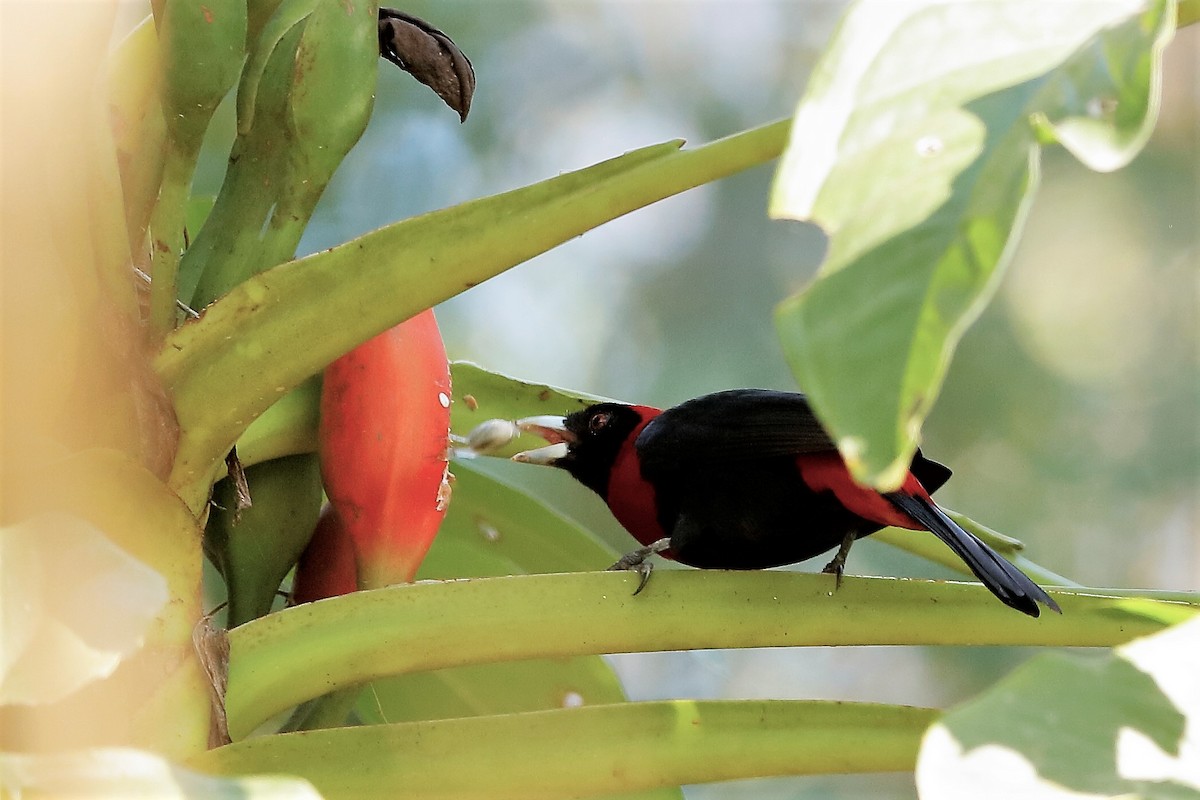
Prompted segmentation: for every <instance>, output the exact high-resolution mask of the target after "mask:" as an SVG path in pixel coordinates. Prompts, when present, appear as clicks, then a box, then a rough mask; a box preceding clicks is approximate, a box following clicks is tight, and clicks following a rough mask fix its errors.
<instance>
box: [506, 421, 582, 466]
mask: <svg viewBox="0 0 1200 800" xmlns="http://www.w3.org/2000/svg"><path fill="white" fill-rule="evenodd" d="M517 427H518V428H519V429H521V430H522V431H524V432H525V433H532V434H534V435H535V436H540V437H542V438H543V439H545V440H546V441H547V442H550V444H549V445H547V446H546V447H539V448H537V449H536V450H526V451H525V452H523V453H517V454H516V455H515V456H513V457H512V460H513V461H519V462H521V463H522V464H543V465H547V466H553V465H554V463H555V462H556V461H558V460H559V459H561V458H563V457H564V456H565V455H566V454H567V453H568V452H569V451H570V449H571V445H573V444H575V442H576V441H578V439H577V438H576V436H575V434H573V433H571V432H570V431H569V430H567V426H566V419H565V418H564V417H553V416H545V417H526V418H525V419H519V420H517Z"/></svg>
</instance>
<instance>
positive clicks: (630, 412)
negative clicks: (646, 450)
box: [513, 403, 653, 497]
mask: <svg viewBox="0 0 1200 800" xmlns="http://www.w3.org/2000/svg"><path fill="white" fill-rule="evenodd" d="M652 411H653V409H647V408H643V407H641V406H629V405H624V404H622V403H597V404H595V405H592V406H588V407H587V408H585V409H583V410H582V411H576V412H575V413H573V414H570V415H568V416H566V417H553V416H548V417H526V418H525V419H521V420H517V427H518V428H520V429H521V430H523V431H526V432H528V433H532V434H534V435H536V436H540V437H541V438H543V439H545V440H546V441H547V442H550V444H549V445H547V446H546V447H539V448H537V449H536V450H526V451H525V452H523V453H517V454H516V455H515V456H513V460H514V461H520V462H522V463H524V464H546V465H548V466H552V467H559V468H560V469H565V470H566V471H567V472H569V473H571V475H572V476H574V477H575V479H576V480H578V481H579V482H580V483H582V484H583V485H584V486H587V487H588V488H589V489H592V490H594V491H596V492H598V493H599V494H600V495H601V496H602V497H603V496H604V495H605V494H606V493H607V489H608V478H609V475H610V474H611V472H612V468H613V465H614V464H615V463H616V460H617V456H618V455H619V454H620V452H621V448H622V447H624V446H625V443H626V442H627V441H628V440H629V439H630V438H631V437H632V436H633V435H634V433H635V431H637V430H638V429H639V428H640V427H641V426H642V425H643V423H645V422H646V421H647V420H648V419H649V418H650V416H652V415H653V414H648V413H647V412H652Z"/></svg>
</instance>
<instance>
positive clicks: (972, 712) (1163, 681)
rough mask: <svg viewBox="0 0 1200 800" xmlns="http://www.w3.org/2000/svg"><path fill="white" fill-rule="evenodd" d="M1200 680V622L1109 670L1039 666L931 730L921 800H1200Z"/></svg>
mask: <svg viewBox="0 0 1200 800" xmlns="http://www.w3.org/2000/svg"><path fill="white" fill-rule="evenodd" d="M1197 674H1200V620H1197V619H1193V620H1191V621H1188V622H1184V623H1182V624H1180V625H1177V626H1175V627H1173V628H1170V629H1169V630H1166V631H1163V632H1162V633H1159V634H1157V635H1155V636H1150V637H1147V638H1145V639H1139V640H1136V641H1134V642H1131V643H1129V644H1128V645H1126V646H1124V647H1121V648H1118V650H1117V652H1116V653H1114V654H1112V655H1110V656H1108V657H1106V658H1104V659H1100V660H1096V659H1085V658H1082V657H1078V656H1067V655H1061V654H1050V655H1045V656H1041V657H1039V658H1037V659H1034V660H1032V661H1030V662H1028V663H1027V664H1024V665H1023V666H1021V667H1020V668H1019V669H1017V670H1016V671H1015V672H1013V673H1012V674H1011V675H1009V676H1008V677H1007V678H1005V679H1004V680H1003V681H1001V682H1000V683H999V684H997V685H996V686H994V687H993V688H992V689H990V690H989V691H988V692H986V693H985V694H984V695H982V696H980V697H978V698H976V699H974V700H972V701H970V702H969V703H966V704H964V705H962V706H960V707H959V708H957V709H955V710H953V711H951V712H949V713H948V714H947V715H946V716H945V717H944V718H943V719H942V720H941V721H940V722H939V723H938V724H936V725H935V726H934V727H933V728H931V729H930V731H929V732H928V733H927V734H926V736H925V741H924V743H923V745H922V748H921V756H920V761H919V763H918V766H917V786H918V788H919V789H920V792H921V797H922V798H923V800H939V798H947V799H948V798H959V797H964V796H968V795H970V794H972V791H973V789H974V787H978V786H981V785H987V786H989V787H991V790H992V791H993V792H994V793H996V795H997V796H1005V797H1033V796H1037V797H1045V798H1062V799H1063V800H1067V798H1075V797H1081V796H1083V794H1082V793H1086V796H1087V797H1117V796H1120V797H1145V798H1151V797H1161V798H1184V797H1192V798H1195V797H1198V796H1200V741H1197V740H1196V738H1195V736H1194V735H1190V736H1189V735H1186V734H1185V731H1189V730H1190V731H1193V732H1194V731H1195V730H1196V726H1197V724H1200V688H1198V687H1200V684H1197V682H1196V675H1197Z"/></svg>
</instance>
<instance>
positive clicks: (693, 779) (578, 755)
mask: <svg viewBox="0 0 1200 800" xmlns="http://www.w3.org/2000/svg"><path fill="white" fill-rule="evenodd" d="M937 713H938V712H937V711H935V710H933V709H927V708H910V707H905V706H885V705H875V704H868V703H835V702H828V701H824V702H822V701H797V700H741V701H728V700H725V701H695V700H672V701H666V702H655V703H624V704H614V705H598V706H584V707H582V708H568V709H556V710H553V711H534V712H527V713H523V714H505V715H500V716H490V717H467V718H463V719H445V720H432V721H426V722H408V723H398V724H394V725H373V726H368V727H359V728H341V729H336V730H326V731H313V732H309V733H294V734H287V735H280V736H264V737H259V738H256V739H251V740H248V741H246V742H239V743H236V744H233V745H229V746H226V747H222V748H219V749H217V750H212V751H209V752H208V753H205V754H203V755H202V756H200V757H199V758H197V759H195V760H193V762H192V765H193V766H196V767H198V768H200V769H202V770H205V771H212V772H220V773H224V774H230V775H248V774H255V773H260V772H267V771H270V772H283V773H287V774H291V775H299V776H301V777H304V778H306V779H307V780H309V781H311V782H312V784H313V785H314V786H316V788H317V789H318V791H320V792H321V794H322V796H323V797H325V798H326V799H327V800H339V799H340V798H359V797H387V796H394V797H398V796H404V797H422V798H456V799H457V800H474V799H475V798H478V800H504V798H520V799H521V800H540V799H543V798H544V799H545V800H550V799H551V798H563V797H580V796H587V797H592V796H595V795H596V794H600V793H606V794H607V793H612V794H616V793H623V792H633V791H638V790H646V789H652V788H655V787H664V786H679V785H680V784H684V783H704V782H711V781H727V780H735V779H738V778H752V777H758V776H764V775H806V774H818V773H819V774H830V773H846V772H898V771H904V770H911V769H913V766H914V765H915V763H916V754H917V748H918V746H919V744H920V740H921V735H922V733H923V732H924V730H925V728H926V727H928V726H929V724H930V723H931V722H932V721H933V720H934V719H935V717H936V715H937ZM531 754H536V757H531Z"/></svg>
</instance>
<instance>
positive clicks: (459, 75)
mask: <svg viewBox="0 0 1200 800" xmlns="http://www.w3.org/2000/svg"><path fill="white" fill-rule="evenodd" d="M379 54H380V55H382V56H383V57H384V58H386V59H387V60H388V61H391V62H392V63H393V64H395V65H396V66H397V67H399V68H400V69H402V70H404V71H405V72H407V73H408V74H410V75H412V76H413V77H414V78H416V79H417V80H419V81H420V82H421V83H423V84H425V85H426V86H428V87H429V88H430V89H433V91H434V92H435V93H436V94H437V96H438V97H440V98H442V100H443V101H444V102H445V103H446V105H448V106H450V108H452V109H454V110H455V111H457V112H458V116H459V119H460V120H463V121H464V122H465V121H466V119H467V112H468V111H470V110H471V97H472V96H473V95H474V94H475V69H474V68H473V67H472V66H471V60H470V59H469V58H467V56H466V54H464V53H463V51H462V50H459V49H458V45H456V44H454V42H453V41H451V40H450V37H449V36H447V35H446V34H444V33H442V32H441V31H440V30H438V29H437V28H435V27H433V26H432V25H430V24H429V23H428V22H426V21H425V20H423V19H419V18H417V17H414V16H413V15H411V14H406V13H404V12H403V11H398V10H397V9H394V8H382V7H381V8H380V9H379Z"/></svg>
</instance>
